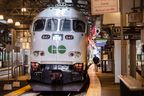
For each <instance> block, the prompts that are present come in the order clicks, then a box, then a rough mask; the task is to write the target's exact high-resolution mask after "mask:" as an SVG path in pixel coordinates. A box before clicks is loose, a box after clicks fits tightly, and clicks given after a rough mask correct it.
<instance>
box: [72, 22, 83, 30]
mask: <svg viewBox="0 0 144 96" xmlns="http://www.w3.org/2000/svg"><path fill="white" fill-rule="evenodd" d="M73 30H74V31H76V32H85V23H84V22H82V21H80V20H73Z"/></svg>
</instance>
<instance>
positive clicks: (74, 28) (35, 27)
mask: <svg viewBox="0 0 144 96" xmlns="http://www.w3.org/2000/svg"><path fill="white" fill-rule="evenodd" d="M31 31H32V48H31V80H32V81H39V82H43V83H47V84H53V83H61V84H67V83H72V82H77V81H80V82H81V81H83V80H85V77H86V71H87V70H86V66H87V36H86V33H87V22H86V19H85V18H84V16H83V15H82V13H81V12H79V11H77V10H76V9H74V8H73V7H67V6H66V5H65V4H57V5H56V6H53V7H48V8H46V9H45V10H43V11H42V12H40V13H39V14H38V15H37V16H36V17H35V18H34V21H33V23H32V26H31Z"/></svg>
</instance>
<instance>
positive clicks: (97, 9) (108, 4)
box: [91, 0, 119, 15]
mask: <svg viewBox="0 0 144 96" xmlns="http://www.w3.org/2000/svg"><path fill="white" fill-rule="evenodd" d="M118 4H119V3H118V0H91V10H92V15H97V14H104V13H111V12H118V11H119V6H118Z"/></svg>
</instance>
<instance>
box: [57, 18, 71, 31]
mask: <svg viewBox="0 0 144 96" xmlns="http://www.w3.org/2000/svg"><path fill="white" fill-rule="evenodd" d="M70 24H71V22H70V20H67V19H62V20H61V21H60V30H61V31H70V30H71V27H70V26H71V25H70Z"/></svg>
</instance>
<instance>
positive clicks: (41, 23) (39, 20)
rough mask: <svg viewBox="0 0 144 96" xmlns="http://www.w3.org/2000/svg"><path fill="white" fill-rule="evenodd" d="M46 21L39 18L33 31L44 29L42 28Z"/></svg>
mask: <svg viewBox="0 0 144 96" xmlns="http://www.w3.org/2000/svg"><path fill="white" fill-rule="evenodd" d="M45 21H46V20H45V19H38V20H37V21H35V22H34V27H33V31H42V30H44V26H45Z"/></svg>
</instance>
